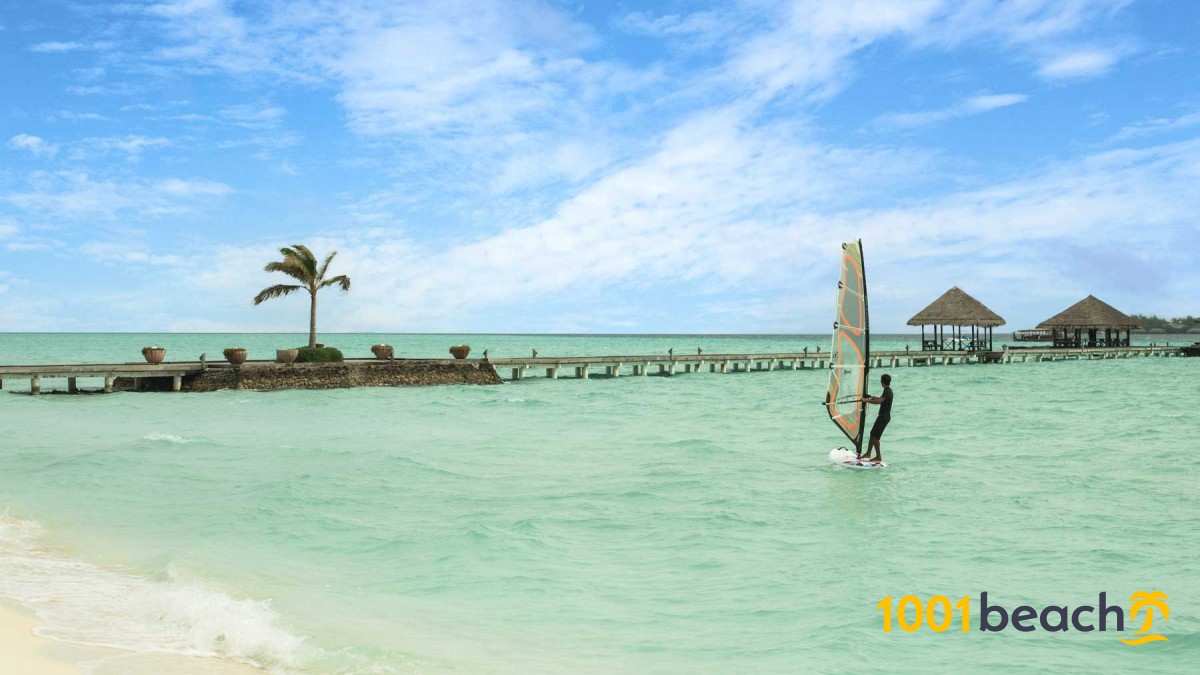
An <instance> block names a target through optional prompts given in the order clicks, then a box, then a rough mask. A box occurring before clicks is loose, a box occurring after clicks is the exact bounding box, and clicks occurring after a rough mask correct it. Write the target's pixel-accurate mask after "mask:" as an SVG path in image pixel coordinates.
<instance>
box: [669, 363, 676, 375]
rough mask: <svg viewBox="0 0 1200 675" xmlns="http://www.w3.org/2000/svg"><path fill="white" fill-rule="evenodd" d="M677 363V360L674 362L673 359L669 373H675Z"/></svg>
mask: <svg viewBox="0 0 1200 675" xmlns="http://www.w3.org/2000/svg"><path fill="white" fill-rule="evenodd" d="M675 365H676V364H675V362H674V361H672V362H671V369H670V371H669V372H668V374H669V375H674V374H675Z"/></svg>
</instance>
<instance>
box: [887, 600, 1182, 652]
mask: <svg viewBox="0 0 1200 675" xmlns="http://www.w3.org/2000/svg"><path fill="white" fill-rule="evenodd" d="M1129 602H1130V606H1129V614H1128V616H1129V622H1130V624H1133V623H1135V622H1136V621H1137V620H1138V616H1139V615H1140V616H1141V617H1142V625H1141V627H1140V628H1139V629H1138V630H1137V631H1135V632H1134V633H1133V635H1132V636H1130V637H1129V638H1128V639H1127V638H1118V639H1119V640H1120V641H1121V642H1124V643H1125V644H1127V645H1133V646H1137V645H1144V644H1146V643H1147V642H1166V641H1167V637H1166V636H1165V635H1161V634H1159V633H1152V632H1150V631H1152V630H1153V629H1154V615H1155V613H1158V614H1161V615H1162V620H1163V621H1166V620H1168V619H1170V618H1171V607H1170V606H1169V605H1168V604H1167V594H1166V593H1164V592H1162V591H1150V592H1147V591H1136V592H1134V593H1133V595H1131V596H1129ZM875 607H876V609H878V610H879V611H880V612H882V614H883V632H885V633H891V632H892V626H893V624H895V625H898V626H899V627H900V630H902V631H904V632H906V633H914V632H916V631H918V630H920V628H921V627H922V625H925V626H928V627H929V629H930V630H932V631H933V632H935V633H942V632H945V631H946V630H948V629H949V628H950V626H951V625H952V624H953V623H955V618H956V617H955V612H957V613H958V617H957V619H958V625H959V627H960V628H959V632H962V633H969V632H971V631H972V630H975V631H977V632H979V633H1000V632H1003V631H1006V630H1010V629H1011V630H1015V631H1017V632H1020V633H1032V632H1034V631H1037V630H1039V629H1040V630H1043V631H1046V632H1048V633H1066V632H1070V631H1075V632H1079V633H1090V632H1092V631H1100V632H1107V631H1109V630H1114V631H1116V632H1118V633H1121V632H1124V631H1125V616H1126V613H1125V609H1124V608H1123V607H1121V606H1120V605H1116V604H1113V605H1110V604H1108V594H1107V593H1100V596H1099V598H1098V600H1097V602H1096V604H1095V605H1077V606H1075V607H1073V608H1072V607H1070V606H1068V605H1046V606H1045V607H1043V608H1041V609H1038V608H1036V607H1034V606H1032V605H1020V606H1017V607H1014V608H1013V609H1012V610H1009V609H1008V608H1007V607H1005V606H1004V605H1002V604H1000V603H998V602H996V601H995V600H994V599H989V598H988V594H987V592H986V591H984V592H982V593H980V594H979V622H978V624H976V625H975V626H974V627H973V626H972V624H971V596H969V595H964V596H962V598H961V599H959V600H958V602H955V603H954V604H953V605H952V604H951V603H950V599H949V598H947V597H946V596H944V595H935V596H933V597H932V598H930V599H929V601H928V602H922V601H921V599H920V598H918V597H917V596H915V595H906V596H904V597H902V598H900V600H899V601H898V602H893V601H892V596H890V595H889V596H887V597H885V598H884V599H882V600H880V601H879V604H877V605H875ZM910 608H911V609H912V610H914V611H913V612H912V613H911V614H912V618H911V619H910V618H909V616H910Z"/></svg>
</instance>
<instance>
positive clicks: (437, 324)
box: [0, 0, 1200, 333]
mask: <svg viewBox="0 0 1200 675" xmlns="http://www.w3.org/2000/svg"><path fill="white" fill-rule="evenodd" d="M0 59H2V65H3V67H2V68H0V77H2V78H3V88H2V89H0V91H3V99H2V101H0V157H2V158H3V161H0V330H4V331H18V332H20V331H150V332H158V331H179V332H193V331H217V332H225V331H229V332H241V331H296V332H300V331H304V330H306V329H307V319H308V317H307V313H308V302H307V298H306V297H303V296H297V295H293V296H289V297H287V298H282V299H277V300H272V301H269V302H267V303H264V304H262V305H260V306H254V305H253V303H252V298H253V297H254V295H255V294H256V293H257V292H258V291H259V290H260V289H262V288H264V287H266V286H269V285H272V284H276V283H283V282H286V281H288V279H287V278H286V277H283V276H282V275H279V274H278V273H276V274H271V273H267V272H264V271H263V269H262V268H263V265H265V264H266V263H267V262H269V261H271V260H275V259H278V258H279V249H280V248H281V247H283V246H288V245H292V244H296V243H301V244H306V245H308V246H309V247H310V248H312V249H313V250H314V251H315V252H316V253H317V254H318V255H324V254H326V253H328V252H331V251H335V250H336V251H337V252H338V255H337V257H336V258H335V260H334V261H333V263H332V265H331V266H330V274H346V275H349V276H350V278H351V280H352V287H351V290H350V292H349V293H347V294H343V293H341V292H340V291H337V290H335V289H329V290H325V291H322V293H321V296H320V319H319V322H320V323H319V327H320V328H321V329H322V330H325V331H372V332H566V333H577V332H600V333H665V332H679V333H809V332H828V330H829V326H830V325H831V323H832V318H833V301H834V291H835V286H836V282H837V276H838V260H839V253H840V242H842V241H849V240H853V239H862V241H863V248H864V257H865V263H866V269H867V283H868V289H869V292H870V308H871V319H872V329H873V330H875V331H877V332H901V331H904V332H908V331H911V330H914V329H911V328H907V327H906V326H905V322H906V321H907V320H908V319H909V318H910V317H911V316H912V315H914V314H916V313H917V312H918V311H920V310H921V309H922V308H923V307H925V306H926V305H927V304H928V303H929V302H931V301H933V300H934V299H935V298H937V297H938V296H939V295H941V294H942V293H943V292H944V291H946V290H947V289H948V288H950V287H952V286H958V287H960V288H962V289H963V290H965V291H966V292H967V293H970V294H971V295H973V296H974V297H976V298H977V299H979V300H980V301H982V302H983V303H985V304H986V305H988V306H989V307H991V308H992V309H993V310H994V311H996V312H997V313H999V314H1000V315H1001V316H1003V317H1004V318H1005V319H1006V320H1007V322H1008V323H1007V326H1006V329H1018V328H1029V327H1032V326H1034V325H1036V324H1037V323H1038V322H1040V321H1042V320H1044V319H1046V318H1049V317H1050V316H1052V315H1054V314H1056V313H1058V312H1059V311H1061V310H1062V309H1064V308H1066V307H1067V306H1069V305H1071V304H1073V303H1074V302H1076V301H1078V300H1080V299H1082V298H1083V297H1085V296H1086V295H1088V294H1094V295H1096V296H1097V297H1099V298H1101V299H1102V300H1105V301H1106V302H1108V303H1109V304H1112V305H1114V306H1115V307H1117V308H1118V309H1120V310H1122V311H1125V312H1127V313H1144V314H1154V313H1156V314H1159V315H1170V316H1176V315H1184V314H1200V300H1198V299H1200V269H1198V266H1197V260H1198V259H1200V3H1194V2H1190V1H1189V0H1175V1H1170V0H1142V1H1132V0H1008V1H1004V2H1000V1H994V0H944V1H943V0H894V1H889V0H837V1H836V2H834V1H826V2H822V1H814V0H725V1H722V2H711V3H708V2H702V1H696V0H690V1H687V2H683V1H679V2H674V1H670V0H663V1H659V2H636V1H633V0H630V1H624V2H623V1H620V0H615V1H611V2H587V1H579V0H574V1H566V0H563V1H554V0H545V1H542V0H471V1H462V2H459V1H456V0H436V1H432V2H400V1H392V0H362V1H358V0H339V1H329V0H287V1H286V2H285V1H282V0H280V1H272V0H263V1H259V2H237V1H232V0H179V1H140V0H124V1H122V2H119V3H106V2H99V1H86V2H85V1H78V2H60V1H57V0H0Z"/></svg>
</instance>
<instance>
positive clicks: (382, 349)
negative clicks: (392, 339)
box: [371, 345, 396, 361]
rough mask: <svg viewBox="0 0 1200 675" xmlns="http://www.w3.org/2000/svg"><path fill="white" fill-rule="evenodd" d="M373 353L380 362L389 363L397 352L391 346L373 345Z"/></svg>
mask: <svg viewBox="0 0 1200 675" xmlns="http://www.w3.org/2000/svg"><path fill="white" fill-rule="evenodd" d="M371 353H372V354H374V355H375V358H377V359H379V360H380V361H387V360H390V359H391V358H392V356H393V355H395V353H396V351H395V350H394V349H392V346H391V345H371Z"/></svg>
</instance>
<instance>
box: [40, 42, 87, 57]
mask: <svg viewBox="0 0 1200 675" xmlns="http://www.w3.org/2000/svg"><path fill="white" fill-rule="evenodd" d="M86 47H87V45H84V44H83V43H81V42H39V43H38V44H36V45H33V46H32V47H30V48H29V51H32V52H41V53H44V54H55V53H61V52H73V51H76V50H79V49H85V48H86Z"/></svg>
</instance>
